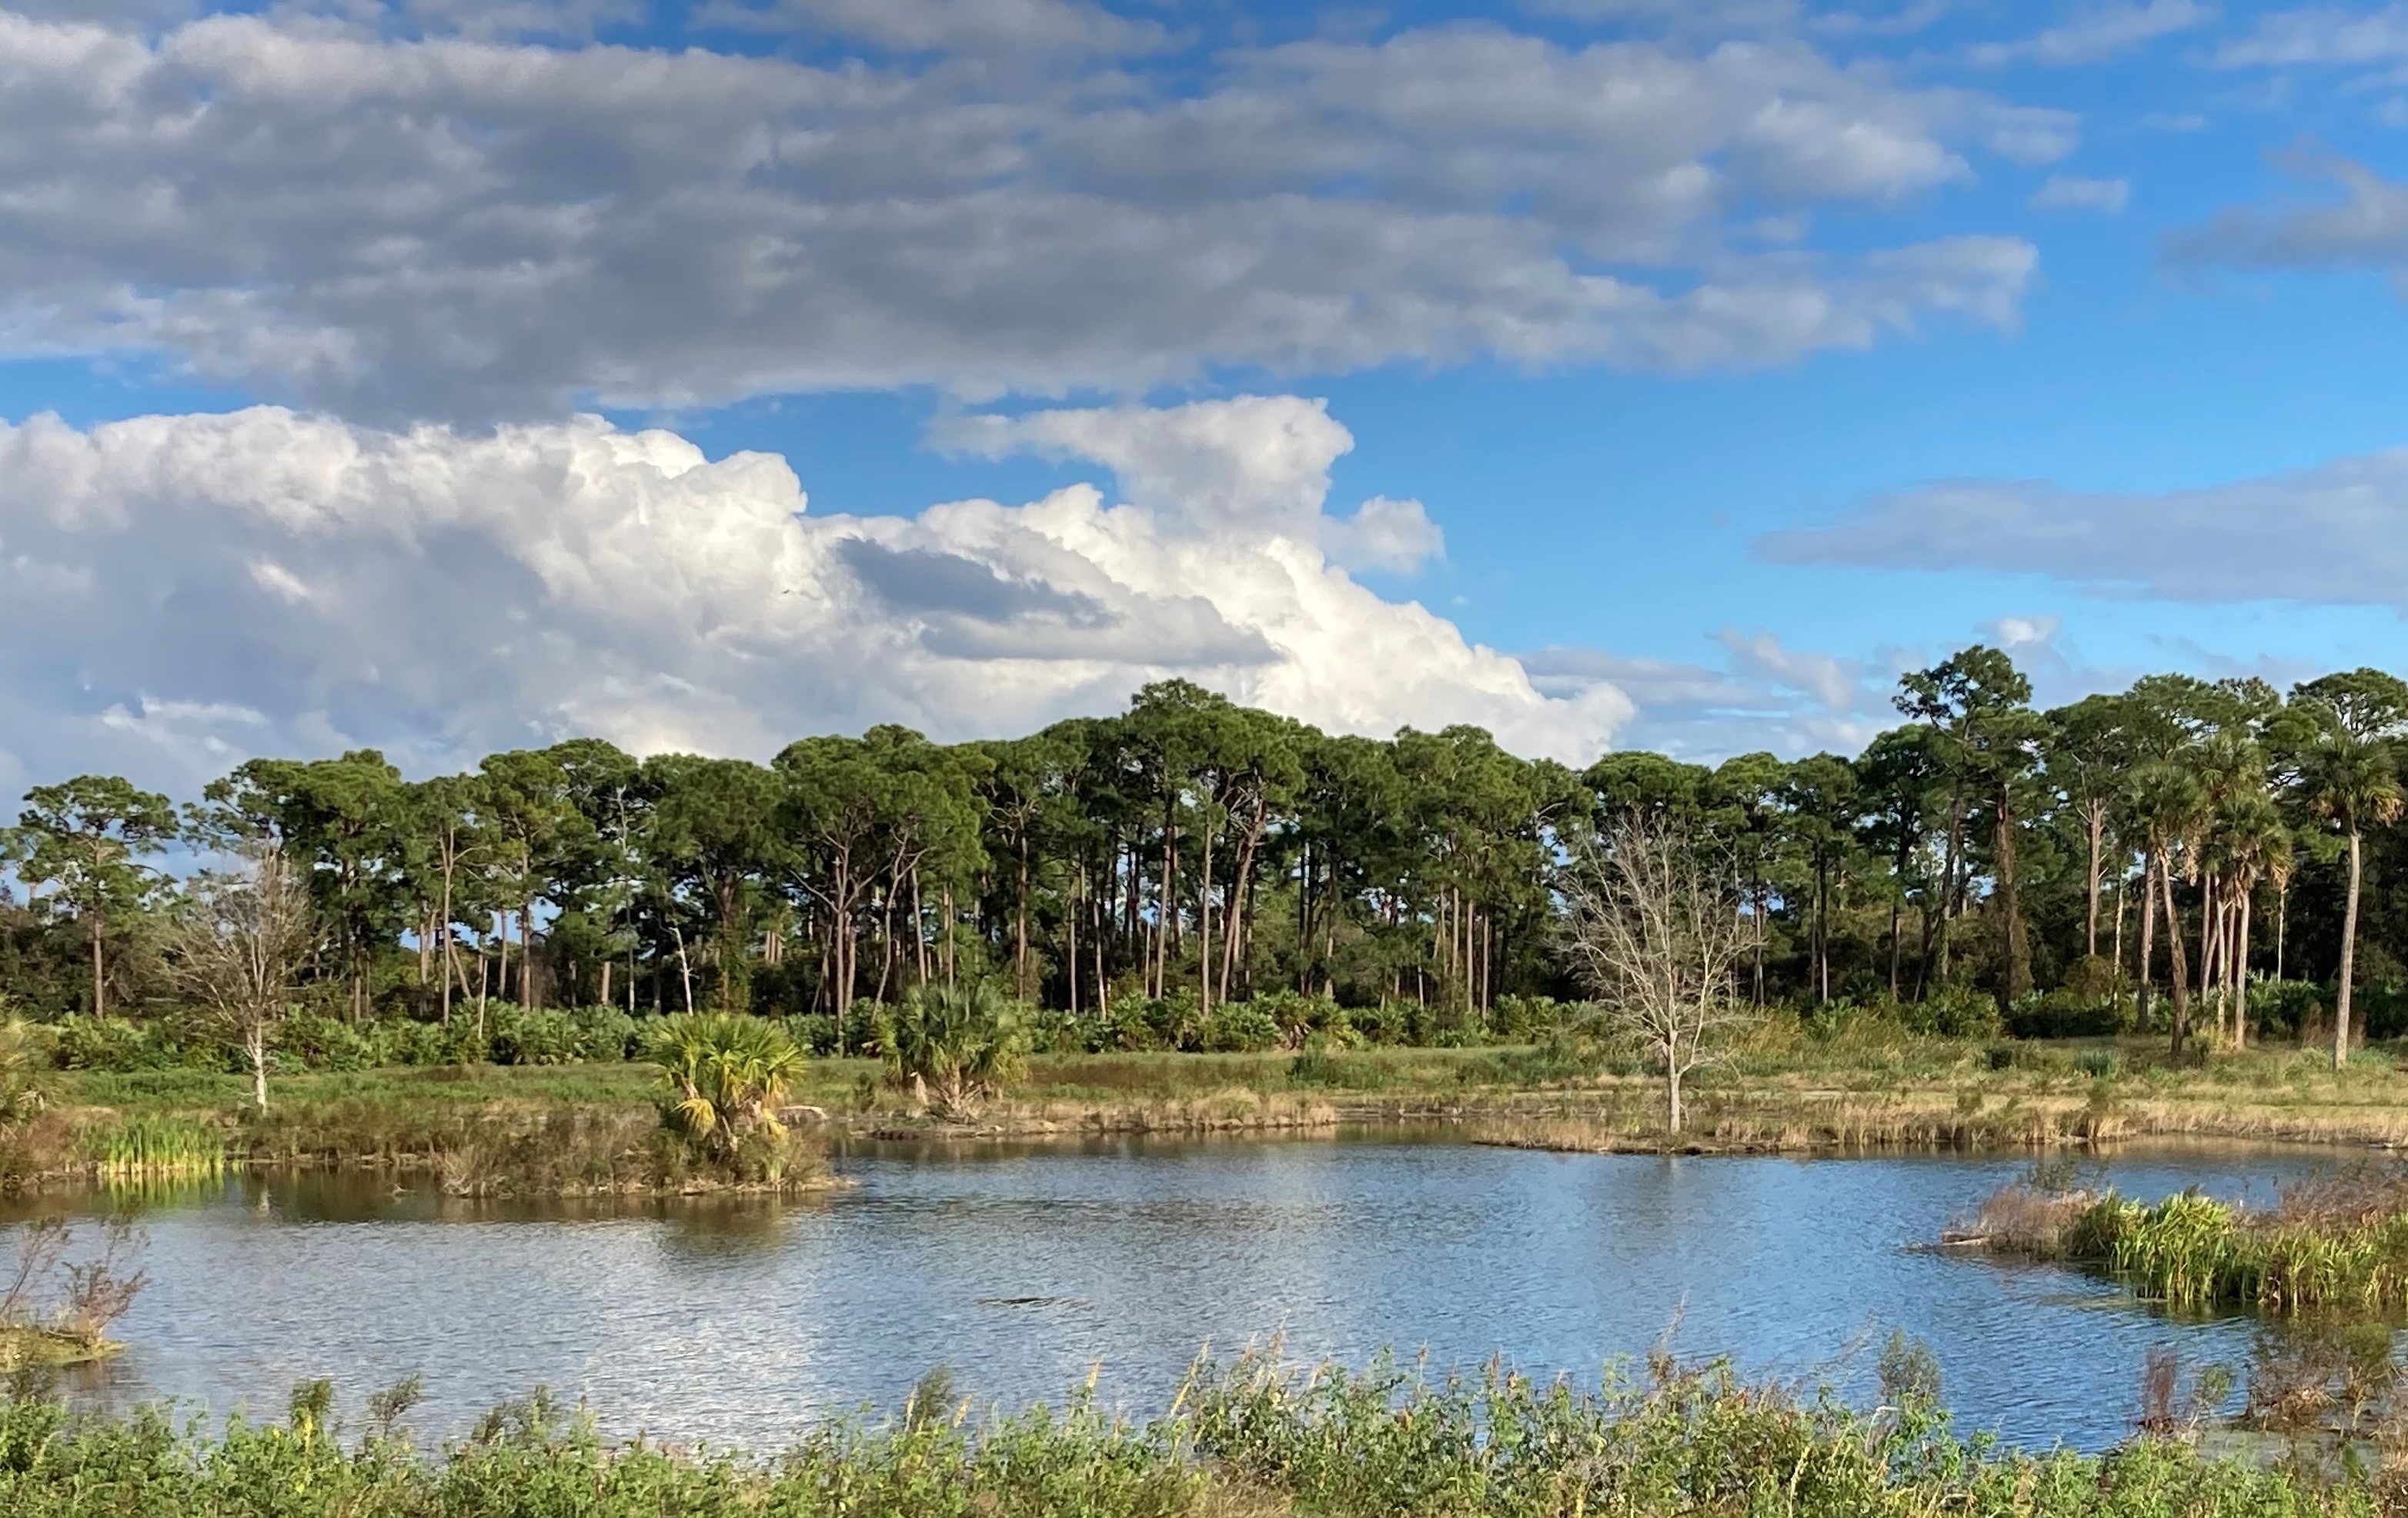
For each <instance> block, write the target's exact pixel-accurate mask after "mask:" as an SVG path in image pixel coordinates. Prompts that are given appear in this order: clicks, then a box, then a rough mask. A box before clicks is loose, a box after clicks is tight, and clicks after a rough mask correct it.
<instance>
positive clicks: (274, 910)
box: [168, 845, 322, 1112]
mask: <svg viewBox="0 0 2408 1518" xmlns="http://www.w3.org/2000/svg"><path fill="white" fill-rule="evenodd" d="M185 896H186V900H185V905H184V909H183V911H182V912H181V913H180V914H179V917H178V918H177V919H176V921H175V923H174V925H173V928H172V930H171V932H170V934H169V940H168V949H169V952H168V963H169V966H170V968H171V971H172V973H173V975H174V976H175V979H176V983H177V985H178V986H179V989H181V990H183V991H184V993H185V994H186V995H188V996H190V997H191V998H192V999H193V1003H194V1004H195V1005H198V1006H199V1007H200V1008H202V1010H203V1012H204V1015H205V1016H207V1017H208V1019H210V1020H211V1021H213V1022H214V1023H215V1024H216V1025H217V1027H218V1028H219V1030H220V1031H221V1032H222V1033H224V1034H226V1035H227V1036H228V1037H230V1038H232V1039H233V1040H234V1041H235V1042H236V1043H238V1044H239V1045H241V1047H242V1051H243V1055H244V1057H245V1059H247V1060H248V1061H249V1062H250V1064H251V1099H252V1100H253V1101H255V1102H256V1103H258V1105H259V1110H261V1111H262V1112H265V1111H266V1110H267V1045H268V1040H269V1038H270V1037H271V1036H272V1034H274V1032H275V1029H276V1024H277V1023H278V1022H279V1020H280V1019H282V1018H283V1016H284V1011H285V1007H286V1006H287V1005H289V1004H290V1002H291V1000H292V998H293V994H294V986H295V985H296V984H297V982H298V980H299V978H300V975H301V972H302V970H303V969H305V968H306V967H307V966H308V963H309V961H310V960H311V959H312V958H313V957H314V956H315V955H316V954H317V951H318V948H319V944H320V939H321V936H322V930H321V927H320V924H319V921H318V914H317V910H316V908H315V907H314V906H313V905H312V904H311V903H310V900H309V884H308V877H307V875H305V874H304V872H302V871H300V870H297V869H295V868H294V866H293V863H292V861H291V860H288V859H286V858H285V855H284V852H283V850H282V849H280V848H278V847H276V846H274V845H266V846H259V847H254V848H251V849H248V850H246V851H245V853H244V856H243V860H242V862H241V864H240V865H239V866H238V867H237V868H236V869H234V870H231V871H226V872H222V873H211V874H208V875H199V876H196V877H194V879H193V882H192V883H191V885H190V887H189V888H188V889H187V890H186V893H185Z"/></svg>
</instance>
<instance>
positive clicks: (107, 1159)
mask: <svg viewBox="0 0 2408 1518" xmlns="http://www.w3.org/2000/svg"><path fill="white" fill-rule="evenodd" d="M83 1147H84V1151H85V1153H86V1154H87V1156H88V1157H89V1158H90V1160H91V1163H92V1165H93V1169H95V1170H96V1171H98V1172H99V1174H100V1175H101V1177H102V1178H104V1179H110V1180H143V1179H164V1178H209V1177H213V1176H219V1175H222V1174H224V1172H225V1168H226V1143H225V1133H224V1131H223V1130H222V1129H220V1128H219V1127H217V1126H216V1125H215V1124H214V1123H210V1122H206V1121H203V1120H199V1119H194V1118H183V1117H168V1116H159V1115H152V1114H147V1113H146V1114H142V1115H138V1116H136V1117H130V1118H120V1119H117V1120H114V1121H111V1122H108V1123H106V1124H104V1125H102V1126H100V1127H98V1128H94V1129H91V1130H88V1131H87V1132H86V1133H85V1134H84V1135H83Z"/></svg>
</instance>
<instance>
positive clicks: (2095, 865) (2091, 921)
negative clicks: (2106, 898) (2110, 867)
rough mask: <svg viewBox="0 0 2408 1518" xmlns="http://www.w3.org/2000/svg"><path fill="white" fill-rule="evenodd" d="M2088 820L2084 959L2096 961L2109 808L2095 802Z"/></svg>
mask: <svg viewBox="0 0 2408 1518" xmlns="http://www.w3.org/2000/svg"><path fill="white" fill-rule="evenodd" d="M2087 820H2088V821H2089V824H2090V830H2089V831H2090V875H2089V891H2090V907H2089V914H2088V917H2087V918H2086V919H2085V924H2084V937H2083V950H2082V952H2083V956H2084V958H2085V959H2093V960H2095V959H2097V958H2098V957H2099V876H2100V868H2101V855H2102V854H2103V852H2104V850H2105V847H2106V842H2107V808H2106V807H2104V806H2102V805H2100V804H2099V803H2097V802H2093V803H2092V804H2091V806H2090V809H2089V814H2088V818H2087Z"/></svg>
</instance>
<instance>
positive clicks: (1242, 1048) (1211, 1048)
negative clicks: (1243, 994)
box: [1201, 1002, 1283, 1054]
mask: <svg viewBox="0 0 2408 1518" xmlns="http://www.w3.org/2000/svg"><path fill="white" fill-rule="evenodd" d="M1201 1042H1202V1044H1203V1046H1204V1048H1205V1050H1206V1052H1208V1053H1212V1054H1259V1053H1261V1052H1262V1051H1263V1050H1265V1049H1269V1048H1279V1047H1280V1045H1281V1043H1282V1042H1283V1039H1282V1036H1281V1030H1280V1025H1279V1023H1278V1022H1277V1021H1276V1020H1275V1019H1273V1018H1272V1016H1271V1014H1270V1013H1269V1011H1268V1010H1266V1009H1265V1008H1264V1007H1263V1006H1262V1005H1259V1004H1258V1003H1254V1002H1229V1003H1226V1004H1224V1005H1220V1006H1216V1007H1214V1008H1213V1009H1212V1013H1211V1016H1210V1017H1208V1018H1206V1019H1204V1025H1203V1035H1202V1038H1201Z"/></svg>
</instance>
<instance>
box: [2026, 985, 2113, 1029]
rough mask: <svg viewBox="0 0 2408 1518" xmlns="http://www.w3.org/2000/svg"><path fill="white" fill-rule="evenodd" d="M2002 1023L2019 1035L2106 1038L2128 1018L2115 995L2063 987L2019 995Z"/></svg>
mask: <svg viewBox="0 0 2408 1518" xmlns="http://www.w3.org/2000/svg"><path fill="white" fill-rule="evenodd" d="M2003 1023H2004V1026H2005V1029H2006V1031H2007V1032H2008V1033H2009V1034H2013V1035H2014V1036H2015V1037H2017V1038H2105V1037H2110V1036H2112V1035H2114V1034H2119V1033H2122V1032H2123V1031H2124V1028H2125V1023H2126V1018H2125V1012H2124V1008H2123V1005H2121V1004H2120V1003H2119V1002H2118V1001H2117V1000H2116V999H2115V998H2114V997H2113V996H2107V995H2100V994H2097V993H2092V992H2084V991H2077V990H2052V991H2034V992H2032V993H2031V994H2029V995H2028V996H2024V997H2021V998H2018V999H2017V1000H2016V1002H2015V1005H2013V1006H2011V1007H2009V1008H2008V1009H2007V1012H2006V1016H2005V1018H2004V1019H2003Z"/></svg>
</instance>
